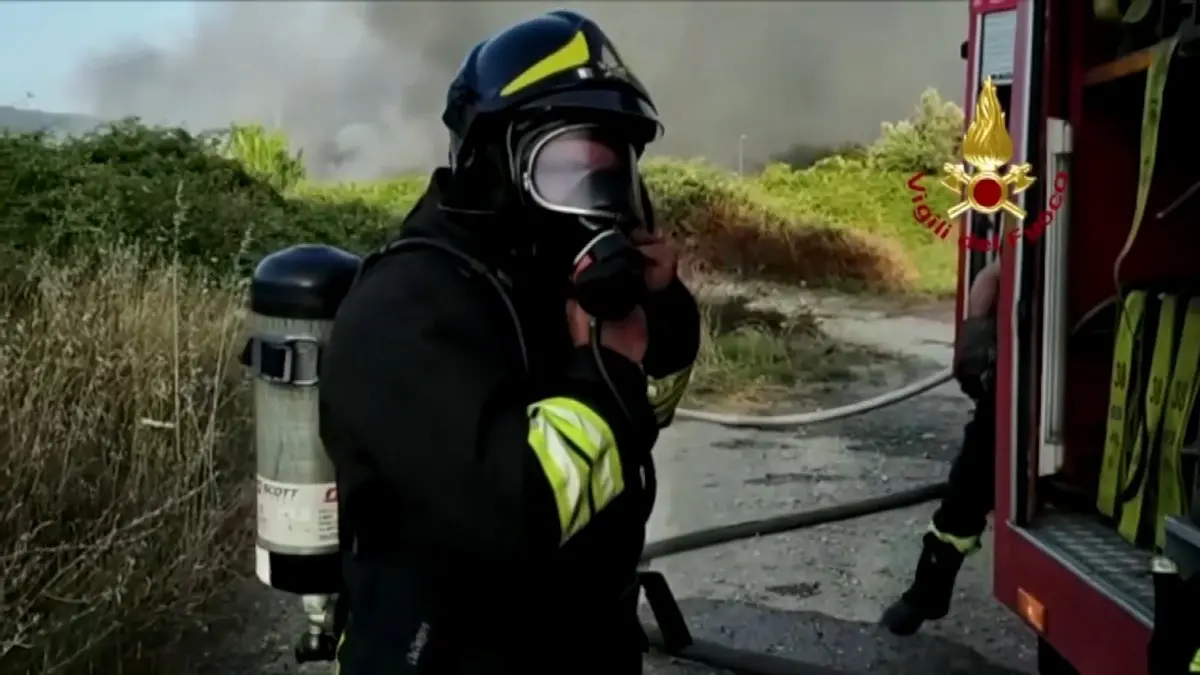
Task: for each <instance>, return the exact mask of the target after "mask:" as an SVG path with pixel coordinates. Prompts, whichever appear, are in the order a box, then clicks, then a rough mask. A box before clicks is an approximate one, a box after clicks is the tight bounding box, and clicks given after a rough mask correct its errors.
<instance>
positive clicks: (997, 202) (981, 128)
mask: <svg viewBox="0 0 1200 675" xmlns="http://www.w3.org/2000/svg"><path fill="white" fill-rule="evenodd" d="M962 153H963V162H964V163H965V164H966V165H968V166H969V167H970V168H971V169H972V171H970V172H968V171H967V169H966V168H965V167H964V166H963V164H949V163H947V164H945V165H944V166H943V167H942V174H943V175H942V179H941V181H940V184H941V185H942V186H943V187H945V188H946V189H948V190H951V191H952V192H954V194H956V195H958V196H959V201H958V202H957V203H956V204H954V205H953V206H951V207H950V208H949V209H947V210H946V212H945V213H944V214H938V213H936V212H935V211H934V208H933V207H932V206H931V205H930V204H929V203H928V202H927V201H926V199H925V195H926V192H925V186H924V185H922V184H921V180H922V179H923V178H924V177H925V174H924V173H917V174H914V175H913V176H912V177H911V178H909V179H908V189H909V191H911V192H913V193H914V194H913V197H912V202H913V203H914V204H916V207H914V208H913V220H915V221H916V222H917V223H918V224H920V225H922V226H923V227H925V228H927V229H928V230H930V231H931V232H933V233H934V234H935V235H937V236H938V237H940V238H942V239H945V238H947V236H949V234H950V231H951V230H952V229H954V225H952V224H951V222H952V221H955V220H958V219H960V218H962V217H963V216H964V215H966V214H967V213H969V212H971V211H974V212H976V213H983V214H988V215H991V214H994V213H998V212H1001V211H1003V212H1005V213H1007V214H1009V215H1011V216H1013V218H1014V219H1015V220H1016V221H1017V222H1023V221H1024V220H1025V215H1026V214H1025V210H1024V209H1022V208H1021V207H1020V206H1019V205H1018V204H1017V203H1016V202H1014V201H1013V197H1016V196H1017V195H1019V194H1021V193H1022V192H1025V191H1026V190H1028V189H1029V187H1030V186H1031V185H1033V184H1034V182H1035V181H1036V180H1037V179H1036V178H1034V177H1033V176H1031V175H1029V174H1030V172H1031V171H1032V170H1033V167H1031V166H1030V165H1029V164H1016V165H1009V162H1010V161H1011V160H1012V156H1013V141H1012V137H1011V136H1009V134H1008V129H1007V128H1005V115H1004V110H1003V108H1001V106H1000V99H999V98H998V97H997V96H996V85H995V84H993V83H992V78H990V77H989V78H987V79H985V80H984V81H983V87H982V88H981V89H980V91H979V99H978V100H977V101H976V103H975V116H974V117H973V118H972V119H971V124H970V125H969V126H968V127H967V133H966V134H964V136H963V141H962ZM1006 165H1008V169H1007V170H1005V169H1004V167H1005V166H1006ZM1066 190H1067V174H1066V173H1065V172H1059V173H1058V175H1056V176H1055V177H1054V191H1053V193H1052V194H1051V196H1050V205H1049V208H1047V209H1046V210H1045V211H1043V212H1042V213H1041V214H1040V215H1039V216H1038V218H1037V220H1036V221H1035V222H1034V224H1033V225H1032V226H1031V227H1029V228H1028V229H1025V228H1022V227H1020V226H1013V227H1010V228H1007V231H1006V232H1005V234H1004V239H1003V240H1002V239H1001V237H1000V235H999V234H997V235H996V236H994V237H993V238H992V239H991V240H990V241H989V240H988V239H984V238H980V237H973V236H971V235H970V234H969V233H966V232H963V233H961V234H960V236H959V242H960V243H961V244H962V245H963V246H964V247H967V248H970V249H972V250H977V251H987V250H994V249H999V248H1000V245H1001V244H1002V243H1003V241H1007V242H1008V243H1010V244H1012V243H1016V241H1017V239H1019V238H1020V236H1021V233H1022V232H1024V234H1025V236H1026V237H1028V238H1029V239H1030V240H1031V241H1033V240H1036V239H1038V238H1039V237H1041V236H1042V234H1043V233H1044V232H1045V231H1046V228H1047V227H1049V226H1050V224H1051V223H1052V222H1054V216H1055V214H1056V213H1057V212H1058V210H1059V209H1060V208H1062V202H1063V194H1064V193H1065V192H1066Z"/></svg>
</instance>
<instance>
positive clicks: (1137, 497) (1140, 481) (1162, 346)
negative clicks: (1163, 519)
mask: <svg viewBox="0 0 1200 675" xmlns="http://www.w3.org/2000/svg"><path fill="white" fill-rule="evenodd" d="M1178 304H1179V299H1178V298H1176V297H1175V296H1173V295H1164V296H1162V298H1161V304H1160V306H1159V310H1158V331H1157V333H1156V334H1155V336H1154V355H1153V356H1152V357H1151V360H1150V379H1149V383H1148V384H1147V386H1146V408H1145V410H1146V412H1145V415H1144V416H1143V418H1142V422H1141V427H1140V428H1137V427H1135V429H1136V431H1135V432H1134V433H1135V434H1136V436H1137V437H1136V438H1135V439H1134V441H1133V452H1132V453H1131V454H1130V455H1129V467H1130V468H1132V469H1133V475H1132V476H1129V480H1128V481H1127V482H1125V483H1124V487H1123V488H1122V490H1121V496H1122V497H1124V496H1125V495H1126V494H1128V493H1129V491H1130V490H1136V492H1134V493H1133V496H1132V497H1131V498H1130V499H1129V501H1128V502H1125V503H1124V504H1122V505H1121V520H1120V523H1119V524H1118V525H1117V532H1119V533H1120V534H1121V536H1122V537H1124V538H1125V540H1126V541H1128V542H1129V543H1131V544H1137V543H1138V540H1139V537H1138V535H1139V534H1140V533H1141V531H1142V522H1143V518H1142V515H1143V514H1142V509H1143V507H1144V506H1145V504H1144V502H1145V499H1146V486H1147V485H1148V484H1149V483H1150V477H1151V476H1152V475H1153V474H1154V473H1155V472H1154V471H1153V470H1152V468H1151V464H1150V458H1151V457H1153V451H1154V446H1155V443H1157V442H1158V431H1159V426H1160V425H1161V423H1162V414H1163V408H1164V407H1165V404H1166V393H1167V384H1168V382H1169V380H1170V379H1171V362H1172V361H1174V360H1175V317H1176V311H1175V310H1176V307H1177V305H1178ZM1146 515H1149V516H1150V517H1153V516H1154V514H1153V509H1151V512H1150V513H1148V514H1146Z"/></svg>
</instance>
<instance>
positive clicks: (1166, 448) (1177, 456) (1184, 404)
mask: <svg viewBox="0 0 1200 675" xmlns="http://www.w3.org/2000/svg"><path fill="white" fill-rule="evenodd" d="M1198 368H1200V298H1192V299H1191V300H1189V301H1188V307H1187V317H1186V318H1185V319H1184V320H1183V332H1182V333H1181V334H1180V336H1179V349H1178V350H1176V354H1175V365H1174V368H1173V372H1172V374H1171V384H1170V385H1169V386H1168V387H1167V412H1166V414H1165V415H1164V416H1163V428H1162V445H1161V447H1160V448H1159V461H1158V476H1157V480H1158V485H1157V487H1158V508H1157V510H1156V512H1155V518H1156V519H1157V522H1156V524H1155V533H1154V541H1155V544H1156V545H1157V546H1159V547H1160V548H1161V547H1162V546H1163V545H1165V544H1166V541H1167V516H1180V515H1183V512H1184V509H1185V508H1186V506H1185V500H1184V485H1183V438H1184V435H1185V434H1186V432H1187V425H1188V419H1189V418H1190V417H1191V415H1192V408H1193V406H1195V404H1196V385H1197V382H1198V380H1197V378H1196V370H1197V369H1198Z"/></svg>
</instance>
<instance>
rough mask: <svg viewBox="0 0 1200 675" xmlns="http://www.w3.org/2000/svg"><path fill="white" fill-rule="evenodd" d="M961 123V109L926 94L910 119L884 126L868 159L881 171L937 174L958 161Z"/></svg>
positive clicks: (869, 151)
mask: <svg viewBox="0 0 1200 675" xmlns="http://www.w3.org/2000/svg"><path fill="white" fill-rule="evenodd" d="M963 120H964V118H963V111H962V108H960V107H958V105H956V104H955V103H953V102H952V101H947V100H945V99H943V98H942V97H941V95H940V94H938V93H937V92H936V91H934V90H932V89H929V90H926V91H925V93H923V94H921V102H920V103H919V104H917V107H916V110H915V111H914V112H913V116H912V117H911V118H909V119H907V120H904V121H900V122H884V123H883V132H882V134H881V135H880V137H879V140H878V141H876V142H875V143H874V144H872V145H871V146H870V147H869V148H868V149H867V157H868V158H869V160H870V162H871V165H872V166H873V167H875V168H876V169H879V170H882V171H899V172H902V173H904V172H907V173H914V172H916V171H925V172H927V173H928V172H935V171H940V170H941V168H942V165H943V164H945V163H946V162H953V161H957V158H958V154H959V153H958V149H959V148H958V146H959V142H960V141H961V139H962V132H963V124H964V121H963Z"/></svg>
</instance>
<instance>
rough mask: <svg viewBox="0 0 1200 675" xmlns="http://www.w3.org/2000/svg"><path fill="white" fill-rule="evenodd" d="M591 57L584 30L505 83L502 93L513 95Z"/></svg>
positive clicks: (577, 65)
mask: <svg viewBox="0 0 1200 675" xmlns="http://www.w3.org/2000/svg"><path fill="white" fill-rule="evenodd" d="M591 58H592V53H591V50H589V49H588V43H587V38H586V37H585V36H584V34H583V31H580V32H578V33H576V34H575V37H573V38H571V41H570V42H568V43H567V44H565V45H563V46H562V48H560V49H558V50H557V51H555V52H554V53H553V54H550V55H549V56H547V57H546V58H544V59H542V60H541V61H538V62H537V63H535V64H533V65H532V66H530V67H529V68H527V69H526V70H525V71H524V72H522V73H521V74H520V75H517V76H516V77H514V78H513V79H512V81H511V82H509V83H508V84H506V85H504V88H503V89H501V90H500V95H501V96H512V95H513V94H515V93H517V92H519V91H521V90H522V89H524V88H525V87H528V86H530V85H533V84H537V83H538V82H541V81H542V80H544V79H546V78H547V77H550V76H551V75H554V74H555V73H561V72H563V71H564V70H570V69H571V68H578V67H580V66H583V65H586V64H587V62H588V61H590V60H591Z"/></svg>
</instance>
